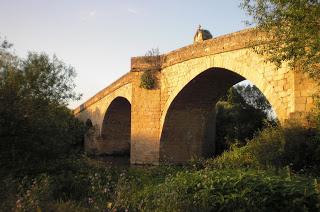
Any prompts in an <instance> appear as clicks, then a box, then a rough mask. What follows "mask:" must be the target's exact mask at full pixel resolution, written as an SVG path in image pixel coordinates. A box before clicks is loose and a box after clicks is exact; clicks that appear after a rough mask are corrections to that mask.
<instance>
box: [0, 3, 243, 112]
mask: <svg viewBox="0 0 320 212" xmlns="http://www.w3.org/2000/svg"><path fill="white" fill-rule="evenodd" d="M239 4H240V0H211V1H210V0H202V1H196V0H171V1H169V0H158V1H156V0H149V1H148V0H122V1H121V0H0V36H1V37H6V38H7V39H8V40H9V41H10V42H12V43H13V44H14V48H15V51H16V53H17V54H18V55H20V56H22V57H25V56H26V54H27V52H28V51H38V52H39V51H41V52H47V53H49V54H51V55H52V54H56V55H57V56H58V57H59V58H60V59H62V60H63V61H65V62H66V63H68V64H70V65H72V66H73V67H75V68H76V71H77V73H78V76H77V78H76V84H77V89H76V90H77V91H78V92H80V93H83V98H82V100H81V101H79V102H72V103H71V104H70V107H72V108H74V107H75V106H77V105H79V104H80V103H82V102H84V101H85V100H87V99H88V98H89V97H91V96H92V95H94V94H95V93H97V92H98V91H99V90H101V89H103V88H104V87H106V86H107V85H109V84H110V83H112V82H113V81H114V80H116V79H117V78H119V77H120V76H122V75H123V74H125V73H126V72H128V71H129V69H130V57H132V56H139V55H144V54H145V52H146V51H147V50H149V49H151V48H157V47H158V48H159V49H160V52H161V53H166V52H168V51H172V50H174V49H177V48H180V47H183V46H186V45H189V44H191V43H192V41H193V35H194V33H195V31H196V28H197V26H198V25H199V24H201V25H202V26H203V28H205V29H208V30H210V31H211V33H212V34H213V36H218V35H222V34H227V33H231V32H234V31H238V30H241V29H244V28H245V27H246V26H245V24H244V23H243V22H244V21H245V20H246V19H247V17H246V16H245V12H244V11H242V10H241V9H240V8H239Z"/></svg>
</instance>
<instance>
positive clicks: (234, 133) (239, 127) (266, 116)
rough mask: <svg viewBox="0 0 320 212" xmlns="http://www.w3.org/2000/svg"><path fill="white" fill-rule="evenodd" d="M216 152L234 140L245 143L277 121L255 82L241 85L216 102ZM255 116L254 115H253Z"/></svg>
mask: <svg viewBox="0 0 320 212" xmlns="http://www.w3.org/2000/svg"><path fill="white" fill-rule="evenodd" d="M216 111H217V112H216V114H217V115H216V139H215V142H216V154H217V155H219V154H221V153H222V152H223V151H225V150H227V149H229V148H230V145H232V144H233V143H234V142H235V141H236V142H237V144H238V145H241V146H243V145H245V144H246V140H247V139H252V138H253V136H254V134H255V132H257V131H259V130H261V129H263V128H265V127H266V126H268V125H269V124H275V120H274V118H273V117H272V110H271V105H270V103H269V102H268V101H267V99H266V98H265V97H264V95H263V94H262V93H261V92H260V91H259V89H258V88H257V87H255V86H251V85H238V86H236V87H232V88H230V89H229V91H228V93H227V95H226V96H225V97H223V98H222V99H221V100H220V101H219V102H218V103H217V105H216ZM253 117H254V118H253Z"/></svg>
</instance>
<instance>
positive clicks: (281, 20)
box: [242, 0, 320, 80]
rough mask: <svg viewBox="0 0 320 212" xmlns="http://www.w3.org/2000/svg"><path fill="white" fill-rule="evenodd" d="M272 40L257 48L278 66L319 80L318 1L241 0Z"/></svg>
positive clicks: (319, 22) (319, 25) (319, 26)
mask: <svg viewBox="0 0 320 212" xmlns="http://www.w3.org/2000/svg"><path fill="white" fill-rule="evenodd" d="M242 8H243V9H245V10H246V11H247V12H248V14H249V15H250V16H252V18H253V23H254V24H256V25H257V28H258V29H259V30H260V31H262V32H264V33H266V36H267V37H268V39H269V41H270V42H268V43H267V44H264V45H262V46H260V47H259V49H257V52H258V53H261V54H264V55H266V56H267V60H268V61H271V62H273V63H275V64H276V65H277V66H278V67H279V66H280V65H281V63H283V62H289V65H291V66H292V67H295V68H297V69H299V70H302V71H304V72H306V73H308V74H309V75H310V76H311V77H313V78H315V79H316V80H319V79H320V74H319V73H320V72H319V70H320V64H319V61H320V54H319V52H320V2H319V1H317V0H299V1H296V0H242Z"/></svg>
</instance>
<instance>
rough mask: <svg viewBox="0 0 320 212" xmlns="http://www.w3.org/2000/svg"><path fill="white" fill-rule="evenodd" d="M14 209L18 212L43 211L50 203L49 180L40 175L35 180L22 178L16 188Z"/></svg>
mask: <svg viewBox="0 0 320 212" xmlns="http://www.w3.org/2000/svg"><path fill="white" fill-rule="evenodd" d="M18 190H19V191H18V199H17V201H16V205H15V208H16V209H17V210H19V211H37V210H39V209H41V208H42V209H45V208H46V207H47V206H48V205H49V202H50V201H52V199H51V198H52V194H51V191H52V190H51V189H50V178H49V177H48V176H46V175H40V176H39V177H37V178H35V179H31V180H30V179H28V178H24V179H23V180H22V182H21V184H20V185H19V188H18Z"/></svg>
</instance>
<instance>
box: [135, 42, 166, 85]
mask: <svg viewBox="0 0 320 212" xmlns="http://www.w3.org/2000/svg"><path fill="white" fill-rule="evenodd" d="M145 56H146V58H149V60H150V61H149V62H148V63H149V64H150V65H151V68H150V69H147V70H144V72H143V74H142V75H141V78H140V87H141V88H144V89H148V90H149V89H153V88H155V86H156V83H157V81H156V76H155V72H156V71H159V70H160V68H161V61H160V51H159V49H158V48H155V49H151V50H149V51H147V53H146V55H145Z"/></svg>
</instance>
